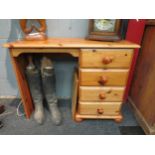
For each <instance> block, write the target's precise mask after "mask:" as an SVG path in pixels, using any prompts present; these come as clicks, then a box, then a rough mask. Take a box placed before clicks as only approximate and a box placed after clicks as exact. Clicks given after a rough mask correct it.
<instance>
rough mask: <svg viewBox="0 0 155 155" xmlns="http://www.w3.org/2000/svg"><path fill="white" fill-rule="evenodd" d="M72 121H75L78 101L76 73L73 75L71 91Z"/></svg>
mask: <svg viewBox="0 0 155 155" xmlns="http://www.w3.org/2000/svg"><path fill="white" fill-rule="evenodd" d="M72 92H73V94H72V119H73V120H74V119H75V114H76V111H77V101H78V76H77V72H76V71H75V73H74V82H73V89H72Z"/></svg>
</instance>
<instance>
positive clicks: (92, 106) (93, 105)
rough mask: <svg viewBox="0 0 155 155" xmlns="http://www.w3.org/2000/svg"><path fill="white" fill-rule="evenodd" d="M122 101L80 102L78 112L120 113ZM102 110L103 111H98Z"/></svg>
mask: <svg viewBox="0 0 155 155" xmlns="http://www.w3.org/2000/svg"><path fill="white" fill-rule="evenodd" d="M121 105H122V103H121V102H79V106H78V113H79V114H81V115H118V114H119V113H120V108H121ZM99 110H102V112H101V113H99V112H98V111H99Z"/></svg>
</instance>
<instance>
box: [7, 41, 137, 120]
mask: <svg viewBox="0 0 155 155" xmlns="http://www.w3.org/2000/svg"><path fill="white" fill-rule="evenodd" d="M4 46H5V47H6V48H9V51H10V56H11V60H12V64H13V68H14V71H15V74H16V78H17V82H18V86H19V90H20V94H21V99H22V102H23V106H24V110H25V113H26V117H27V118H30V116H31V113H32V112H33V102H32V98H31V94H30V91H29V87H28V84H27V81H26V78H25V74H24V70H25V66H26V62H25V61H26V60H25V59H24V54H26V53H44V54H45V53H48V54H49V53H50V54H52V53H56V54H60V53H68V54H70V55H72V56H73V57H77V58H78V63H79V64H78V66H79V67H78V72H77V73H75V78H74V84H73V97H72V117H73V119H74V120H76V121H81V120H82V119H114V120H115V121H121V120H122V115H121V106H122V103H123V95H124V92H125V88H126V83H127V79H128V73H129V70H130V66H131V63H132V57H133V53H134V49H135V48H139V45H137V44H134V43H131V42H128V41H125V40H122V41H118V42H99V41H90V40H85V39H79V38H52V39H47V40H46V41H24V40H23V41H22V40H21V41H15V42H11V43H6V44H5V45H4Z"/></svg>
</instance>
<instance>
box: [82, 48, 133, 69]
mask: <svg viewBox="0 0 155 155" xmlns="http://www.w3.org/2000/svg"><path fill="white" fill-rule="evenodd" d="M132 56H133V49H96V50H93V49H82V50H81V53H80V67H82V68H129V66H130V64H131V60H132Z"/></svg>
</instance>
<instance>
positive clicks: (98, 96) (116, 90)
mask: <svg viewBox="0 0 155 155" xmlns="http://www.w3.org/2000/svg"><path fill="white" fill-rule="evenodd" d="M124 90H125V87H104V88H102V87H84V86H83V87H80V88H79V100H80V101H97V102H103V101H117V102H118V101H119V102H121V101H122V100H123V94H124Z"/></svg>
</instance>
